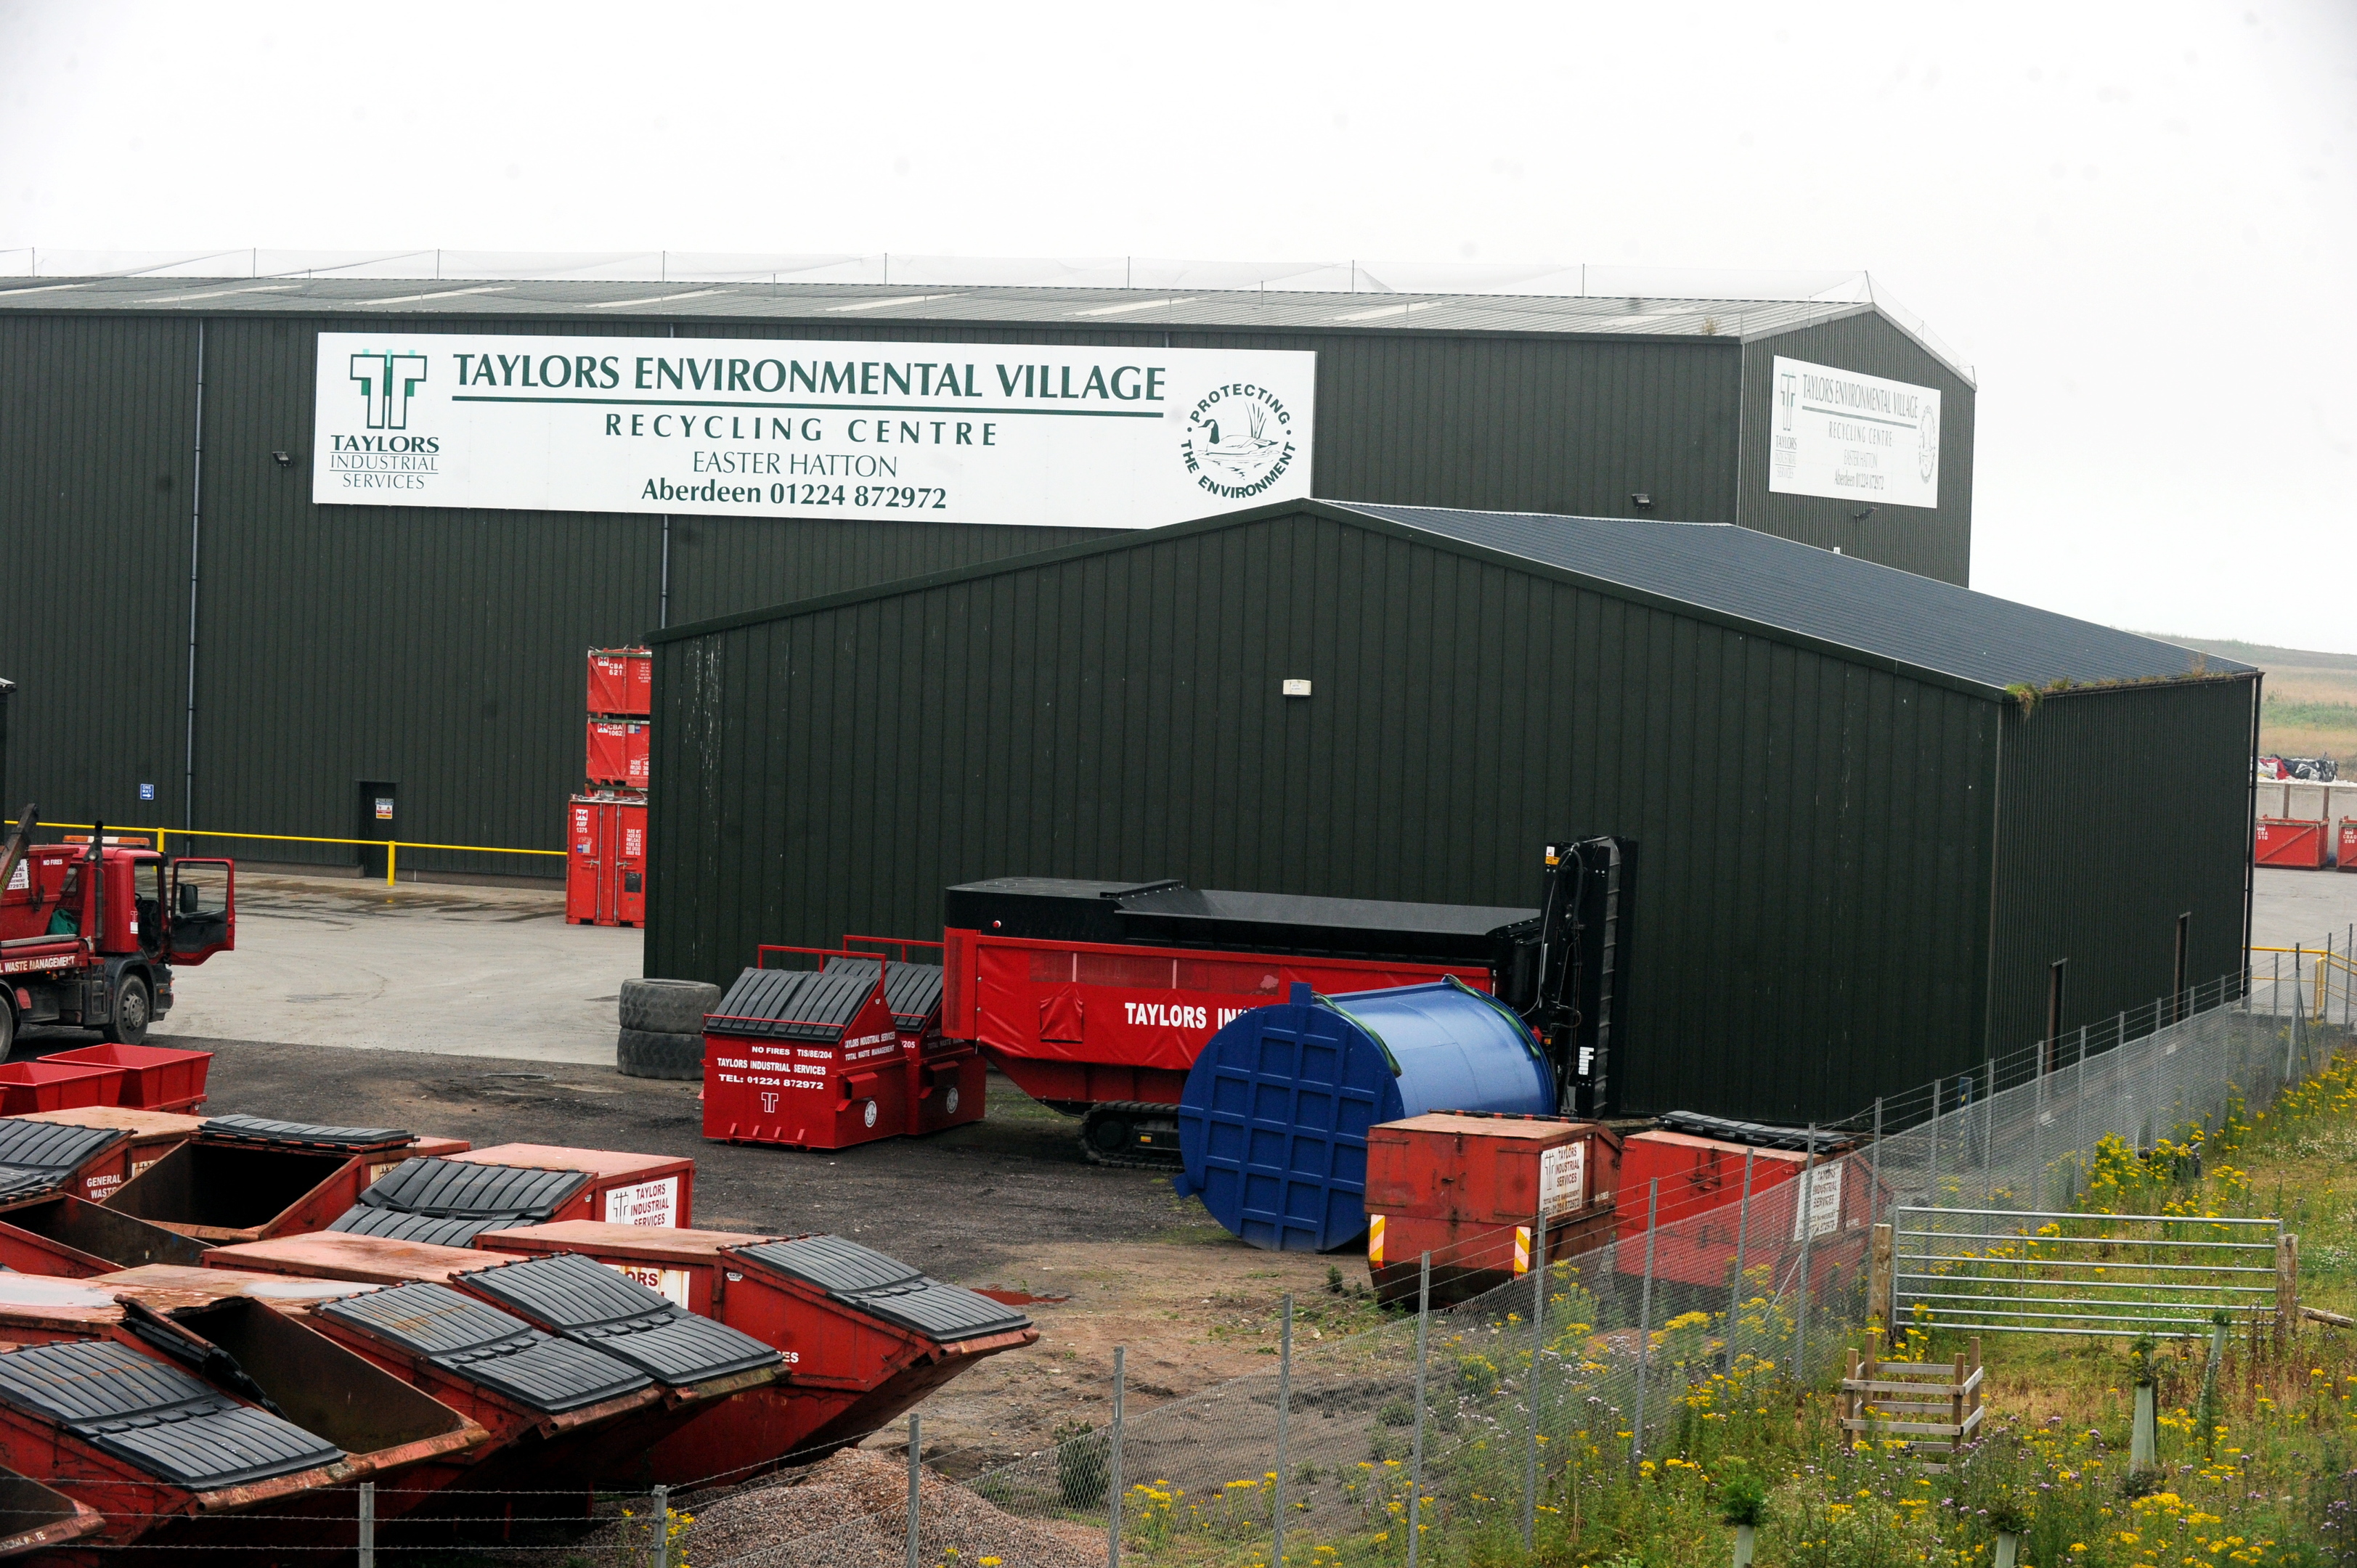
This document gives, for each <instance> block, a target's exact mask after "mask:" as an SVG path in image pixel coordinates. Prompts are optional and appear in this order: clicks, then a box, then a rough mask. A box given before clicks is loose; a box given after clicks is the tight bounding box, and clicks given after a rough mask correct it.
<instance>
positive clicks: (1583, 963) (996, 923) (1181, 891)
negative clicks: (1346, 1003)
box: [942, 838, 1635, 1170]
mask: <svg viewBox="0 0 2357 1568" xmlns="http://www.w3.org/2000/svg"><path fill="white" fill-rule="evenodd" d="M1634 860H1635V845H1634V844H1633V843H1630V842H1629V841H1626V840H1621V839H1615V838H1591V839H1587V840H1583V841H1581V842H1578V843H1563V844H1550V845H1548V846H1547V850H1546V856H1545V871H1544V882H1543V887H1542V893H1541V898H1540V906H1539V908H1534V909H1526V908H1488V907H1480V906H1468V905H1454V904H1404V903H1385V902H1381V901H1376V900H1370V899H1359V898H1316V897H1292V896H1289V895H1282V894H1268V893H1241V892H1227V891H1221V890H1216V889H1207V888H1194V887H1188V886H1183V885H1182V884H1180V883H1178V882H1169V881H1165V882H1089V881H1075V880H1066V879H1059V878H1048V877H1019V876H1011V877H999V878H996V879H993V880H991V881H987V882H972V883H966V884H963V885H961V886H955V887H952V888H950V889H949V890H948V895H947V909H946V914H947V920H946V926H947V930H946V932H945V950H944V954H943V992H942V1036H944V1037H945V1038H948V1039H950V1040H953V1041H971V1042H973V1043H974V1045H975V1046H976V1047H979V1049H980V1051H981V1053H982V1055H983V1056H985V1058H988V1060H989V1061H990V1063H991V1065H993V1066H995V1067H996V1068H997V1069H999V1070H1000V1071H1001V1072H1003V1073H1005V1074H1006V1076H1007V1077H1008V1078H1009V1079H1012V1080H1013V1081H1014V1083H1015V1084H1016V1086H1017V1088H1019V1089H1021V1090H1023V1091H1024V1092H1025V1093H1027V1094H1028V1095H1030V1096H1031V1097H1032V1098H1033V1099H1035V1100H1038V1101H1042V1102H1043V1103H1045V1104H1048V1105H1049V1106H1052V1107H1054V1108H1055V1109H1057V1110H1059V1111H1062V1112H1067V1113H1069V1114H1072V1115H1076V1116H1078V1117H1080V1118H1081V1147H1082V1150H1083V1151H1084V1152H1085V1153H1086V1154H1087V1155H1088V1157H1089V1158H1090V1159H1091V1160H1092V1161H1094V1162H1096V1163H1097V1164H1099V1165H1129V1166H1137V1167H1143V1168H1146V1169H1154V1170H1177V1169H1179V1166H1180V1163H1181V1160H1180V1153H1179V1098H1180V1094H1181V1091H1182V1090H1184V1088H1185V1086H1186V1081H1187V1073H1188V1069H1189V1068H1191V1067H1192V1066H1193V1065H1194V1062H1195V1058H1196V1057H1197V1056H1198V1055H1199V1054H1200V1052H1201V1051H1202V1049H1203V1047H1204V1046H1205V1044H1206V1043H1208V1042H1209V1041H1210V1039H1211V1036H1212V1035H1214V1034H1215V1033H1217V1032H1218V1031H1219V1030H1220V1029H1221V1028H1222V1026H1225V1025H1227V1024H1229V1023H1231V1022H1232V1021H1233V1020H1234V1019H1235V1018H1236V1017H1237V1016H1238V1015H1241V1014H1242V1013H1243V1012H1244V1011H1245V1010H1246V1009H1248V1008H1252V1007H1256V1006H1260V1005H1263V1004H1269V1003H1276V1002H1282V1001H1284V1000H1285V999H1286V996H1287V994H1288V993H1289V992H1290V990H1291V988H1292V987H1293V986H1294V985H1295V984H1297V983H1299V984H1306V985H1308V986H1309V987H1310V988H1311V990H1312V991H1313V992H1314V993H1317V994H1318V995H1321V996H1327V995H1338V994H1340V993H1346V992H1363V991H1373V990H1378V989H1383V988H1387V987H1394V986H1408V985H1426V984H1431V983H1447V982H1453V983H1456V984H1458V985H1462V986H1466V987H1469V988H1471V989H1474V990H1478V991H1482V992H1487V993H1491V994H1492V995H1495V996H1496V997H1497V998H1498V999H1499V1000H1501V1002H1503V1003H1505V1004H1507V1005H1508V1006H1509V1007H1511V1008H1512V1010H1513V1012H1514V1013H1515V1014H1516V1015H1519V1016H1520V1018H1521V1019H1522V1020H1523V1024H1524V1026H1527V1027H1528V1028H1529V1029H1530V1030H1531V1032H1532V1034H1533V1036H1534V1037H1535V1038H1536V1039H1537V1041H1538V1042H1539V1043H1540V1046H1541V1047H1542V1048H1543V1049H1544V1053H1545V1055H1546V1058H1547V1059H1548V1062H1549V1063H1550V1065H1551V1066H1552V1068H1553V1069H1554V1077H1555V1084H1556V1085H1557V1086H1558V1091H1559V1098H1560V1107H1559V1108H1560V1110H1561V1111H1562V1112H1564V1113H1565V1114H1569V1115H1578V1116H1584V1117H1596V1116H1605V1115H1609V1114H1612V1112H1613V1111H1614V1109H1615V1107H1614V1101H1613V1091H1612V1082H1611V1077H1610V1070H1609V1064H1610V1057H1611V1049H1612V1046H1613V1040H1614V1036H1615V1034H1616V1032H1617V1031H1618V1029H1619V1026H1620V1016H1621V1013H1622V1010H1623V1002H1622V997H1623V994H1624V992H1625V973H1626V969H1627V962H1628V941H1627V934H1628V928H1629V919H1630V914H1631V894H1632V892H1633V873H1634V870H1635V865H1634Z"/></svg>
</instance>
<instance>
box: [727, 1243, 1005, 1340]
mask: <svg viewBox="0 0 2357 1568" xmlns="http://www.w3.org/2000/svg"><path fill="white" fill-rule="evenodd" d="M726 1251H728V1252H730V1253H731V1254H732V1255H734V1256H737V1257H741V1258H745V1259H748V1260H749V1261H751V1262H756V1263H759V1264H760V1265H762V1266H764V1267H767V1268H770V1269H773V1270H775V1271H776V1272H777V1273H781V1274H785V1275H787V1276H789V1277H790V1278H792V1279H797V1280H800V1281H802V1283H805V1284H811V1285H815V1286H817V1287H818V1288H819V1289H821V1290H823V1291H824V1292H826V1294H828V1295H830V1296H832V1297H833V1298H834V1299H835V1300H836V1301H839V1302H841V1303H843V1304H844V1305H845V1306H848V1307H852V1308H854V1309H856V1310H857V1311H860V1312H865V1313H867V1314H868V1315H870V1316H876V1317H880V1318H883V1319H884V1320H886V1321H887V1322H889V1323H897V1324H899V1325H900V1326H902V1327H904V1328H912V1329H914V1330H916V1331H917V1332H918V1333H920V1334H922V1335H924V1336H925V1337H927V1338H929V1339H931V1340H933V1341H935V1342H936V1343H938V1344H950V1343H953V1342H954V1341H957V1340H960V1339H975V1338H979V1337H982V1336H984V1335H986V1334H1007V1333H1012V1332H1014V1331H1015V1330H1017V1329H1022V1328H1028V1327H1030V1326H1031V1320H1030V1319H1029V1318H1028V1317H1027V1316H1024V1315H1023V1314H1022V1313H1019V1312H1017V1311H1016V1310H1014V1309H1013V1308H1012V1307H1008V1306H1003V1305H1000V1304H998V1303H997V1302H995V1301H993V1300H991V1299H990V1298H989V1297H988V1296H985V1295H977V1294H974V1292H973V1291H970V1290H968V1289H966V1288H965V1287H964V1286H963V1285H953V1284H949V1283H945V1282H943V1281H941V1280H937V1279H933V1278H931V1276H929V1275H926V1274H922V1273H918V1272H917V1271H916V1270H915V1269H912V1268H910V1267H909V1265H908V1264H906V1263H904V1262H900V1261H899V1259H898V1258H894V1257H890V1256H888V1255H887V1254H885V1253H882V1252H879V1251H876V1250H875V1249H874V1248H873V1247H863V1246H861V1245H860V1244H859V1243H858V1242H856V1241H846V1240H844V1239H843V1238H842V1237H840V1236H802V1237H797V1238H796V1239H794V1240H791V1241H764V1242H761V1243H760V1244H759V1245H758V1246H751V1247H731V1248H727V1249H726Z"/></svg>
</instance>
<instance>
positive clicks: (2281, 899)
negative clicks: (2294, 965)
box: [2251, 865, 2357, 952]
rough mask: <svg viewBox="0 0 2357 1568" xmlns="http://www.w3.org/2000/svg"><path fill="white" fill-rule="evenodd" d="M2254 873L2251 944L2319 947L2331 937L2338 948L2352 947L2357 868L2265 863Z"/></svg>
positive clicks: (2356, 913)
mask: <svg viewBox="0 0 2357 1568" xmlns="http://www.w3.org/2000/svg"><path fill="white" fill-rule="evenodd" d="M2252 875H2253V877H2254V878H2255V881H2254V882H2253V884H2252V886H2251V945H2252V946H2253V947H2255V948H2287V947H2292V946H2295V945H2297V946H2299V947H2306V948H2316V947H2321V946H2322V945H2323V944H2324V939H2325V938H2326V937H2327V936H2330V937H2331V939H2332V948H2333V950H2334V951H2335V952H2346V951H2348V947H2347V945H2346V944H2347V943H2348V941H2349V940H2350V932H2351V929H2352V927H2357V871H2338V870H2335V869H2333V868H2332V867H2330V866H2327V867H2325V868H2324V869H2323V870H2321V871H2289V870H2286V869H2284V868H2282V867H2280V866H2272V865H2262V866H2259V867H2257V868H2255V870H2254V871H2253V872H2252Z"/></svg>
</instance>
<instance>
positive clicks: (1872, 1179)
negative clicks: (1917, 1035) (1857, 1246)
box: [1743, 1095, 1882, 1219]
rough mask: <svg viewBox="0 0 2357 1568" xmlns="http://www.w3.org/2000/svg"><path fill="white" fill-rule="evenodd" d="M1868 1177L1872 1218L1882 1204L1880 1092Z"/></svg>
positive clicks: (1868, 1210) (1869, 1216)
mask: <svg viewBox="0 0 2357 1568" xmlns="http://www.w3.org/2000/svg"><path fill="white" fill-rule="evenodd" d="M1743 1157H1744V1158H1745V1159H1746V1160H1749V1159H1750V1158H1751V1154H1750V1151H1749V1150H1748V1149H1747V1150H1746V1151H1745V1152H1744V1155H1743ZM1866 1179H1867V1183H1868V1184H1869V1185H1868V1187H1867V1195H1866V1217H1867V1219H1873V1218H1874V1214H1875V1210H1876V1209H1878V1208H1880V1207H1881V1206H1882V1096H1880V1095H1876V1096H1875V1097H1874V1159H1873V1164H1872V1165H1871V1167H1870V1168H1869V1169H1868V1170H1867V1177H1866Z"/></svg>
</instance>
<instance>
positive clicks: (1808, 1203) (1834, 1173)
mask: <svg viewBox="0 0 2357 1568" xmlns="http://www.w3.org/2000/svg"><path fill="white" fill-rule="evenodd" d="M1848 1168H1849V1167H1848V1165H1846V1164H1845V1163H1843V1162H1840V1161H1836V1162H1835V1163H1834V1164H1832V1165H1817V1166H1814V1167H1813V1168H1811V1169H1809V1170H1804V1171H1803V1172H1802V1173H1801V1174H1800V1176H1799V1177H1798V1178H1797V1180H1796V1182H1795V1185H1796V1186H1797V1187H1799V1189H1800V1194H1799V1197H1796V1198H1795V1199H1794V1201H1793V1206H1792V1240H1795V1241H1797V1240H1801V1224H1802V1217H1803V1215H1805V1216H1807V1219H1808V1227H1809V1235H1810V1236H1811V1237H1812V1238H1814V1237H1818V1236H1830V1235H1832V1234H1833V1233H1834V1232H1835V1231H1836V1230H1840V1229H1841V1211H1842V1172H1844V1171H1846V1170H1847V1169H1848Z"/></svg>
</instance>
